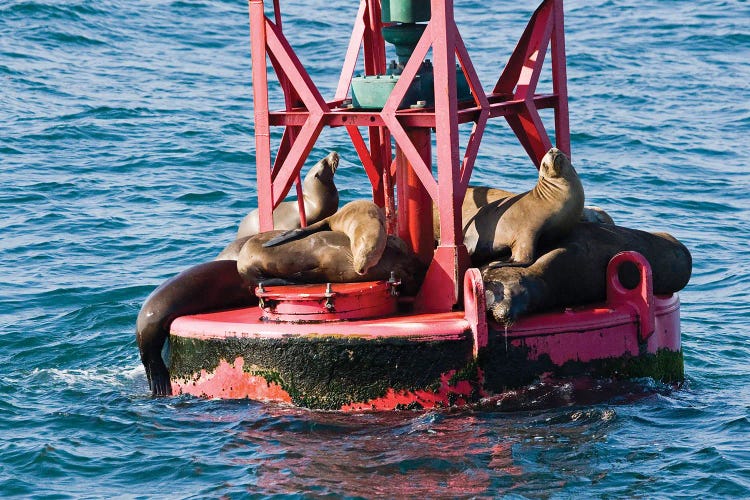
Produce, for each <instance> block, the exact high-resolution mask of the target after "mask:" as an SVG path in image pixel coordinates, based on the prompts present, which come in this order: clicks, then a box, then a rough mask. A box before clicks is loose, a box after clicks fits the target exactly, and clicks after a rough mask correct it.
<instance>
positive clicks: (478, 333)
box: [464, 267, 488, 358]
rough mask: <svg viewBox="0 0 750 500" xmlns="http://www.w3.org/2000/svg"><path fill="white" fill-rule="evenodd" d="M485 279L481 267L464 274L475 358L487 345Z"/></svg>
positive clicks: (465, 296) (466, 307) (466, 304)
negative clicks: (483, 279) (480, 270)
mask: <svg viewBox="0 0 750 500" xmlns="http://www.w3.org/2000/svg"><path fill="white" fill-rule="evenodd" d="M485 301H486V299H485V296H484V281H482V273H480V272H479V269H477V268H475V267H472V268H470V269H468V270H467V271H466V274H465V275H464V313H465V314H466V321H468V322H469V326H470V327H471V333H472V334H473V335H474V358H477V357H478V356H479V351H480V350H482V349H484V348H485V347H487V342H488V333H487V313H486V312H485V311H486V309H487V304H486V302H485Z"/></svg>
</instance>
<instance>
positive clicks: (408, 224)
mask: <svg viewBox="0 0 750 500" xmlns="http://www.w3.org/2000/svg"><path fill="white" fill-rule="evenodd" d="M407 133H408V134H409V138H410V139H411V141H412V142H413V143H414V146H416V148H417V150H418V151H419V153H420V155H421V156H422V159H424V161H425V163H427V164H428V165H429V164H430V163H431V162H432V134H431V133H430V129H428V128H410V129H407ZM396 171H397V176H398V181H397V192H398V236H399V237H400V238H401V239H402V240H404V241H405V242H406V243H407V244H408V245H409V247H410V248H411V249H412V250H413V251H414V253H416V254H417V256H418V257H419V259H420V260H421V261H422V262H424V263H425V264H429V263H430V261H431V260H432V257H433V253H434V250H435V243H434V234H433V227H432V198H430V195H429V193H428V192H427V190H426V189H425V188H424V186H423V185H422V181H421V180H419V176H418V175H417V173H416V172H415V171H414V168H412V166H411V165H410V164H409V161H408V160H407V159H406V157H405V156H404V154H403V153H402V152H401V149H400V148H398V147H397V148H396Z"/></svg>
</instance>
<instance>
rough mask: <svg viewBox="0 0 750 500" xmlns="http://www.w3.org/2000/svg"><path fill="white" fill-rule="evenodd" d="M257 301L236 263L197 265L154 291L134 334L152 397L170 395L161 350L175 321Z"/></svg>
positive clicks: (142, 310) (142, 311)
mask: <svg viewBox="0 0 750 500" xmlns="http://www.w3.org/2000/svg"><path fill="white" fill-rule="evenodd" d="M256 302H257V299H256V298H255V296H254V295H253V294H252V292H251V291H250V290H249V288H248V286H247V285H246V284H245V283H244V282H243V280H242V278H241V277H240V275H239V274H238V273H237V263H236V262H235V261H233V260H220V261H213V262H206V263H203V264H198V265H196V266H193V267H191V268H189V269H187V270H185V271H182V272H181V273H180V274H178V275H177V276H174V277H172V278H170V279H168V280H167V281H165V282H164V283H162V284H161V285H160V286H159V287H158V288H156V289H155V290H154V291H153V292H152V293H151V295H149V296H148V298H147V299H146V301H145V302H144V303H143V307H141V311H140V312H139V313H138V319H137V320H136V333H135V336H136V340H137V341H138V348H139V350H140V352H141V361H142V362H143V366H144V367H145V368H146V376H147V377H148V382H149V386H150V387H151V391H152V392H153V395H154V396H165V395H169V394H171V393H172V387H171V384H170V382H169V371H168V370H167V367H166V365H165V364H164V360H163V359H162V357H161V351H162V348H163V347H164V342H165V340H166V339H167V337H168V336H169V327H170V325H171V324H172V321H173V320H174V319H175V318H177V317H179V316H184V315H186V314H197V313H201V312H208V311H215V310H219V309H227V308H232V307H240V306H245V305H251V304H255V303H256Z"/></svg>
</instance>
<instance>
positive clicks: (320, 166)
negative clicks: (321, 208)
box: [305, 151, 340, 184]
mask: <svg viewBox="0 0 750 500" xmlns="http://www.w3.org/2000/svg"><path fill="white" fill-rule="evenodd" d="M339 160H340V157H339V154H338V153H337V152H336V151H331V152H330V153H328V156H326V157H325V158H323V159H322V160H320V161H319V162H318V163H316V164H315V165H314V166H313V167H312V168H311V169H310V171H309V172H308V173H307V175H306V176H305V182H312V181H317V182H322V183H323V184H332V183H333V175H334V174H335V173H336V169H337V168H338V166H339Z"/></svg>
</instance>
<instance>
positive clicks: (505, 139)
mask: <svg viewBox="0 0 750 500" xmlns="http://www.w3.org/2000/svg"><path fill="white" fill-rule="evenodd" d="M535 6H536V5H535V2H532V1H522V2H482V3H480V2H470V1H468V0H456V19H457V22H458V24H459V28H460V30H461V33H462V36H463V38H464V40H465V42H466V45H467V47H468V50H469V52H470V54H471V57H472V60H473V62H474V65H475V66H476V67H477V70H478V72H479V76H480V79H481V80H482V83H483V85H484V86H486V87H490V86H491V85H492V84H493V82H494V79H495V78H497V76H498V75H499V72H500V70H501V69H502V67H503V65H504V63H505V59H506V58H507V55H508V54H509V53H510V51H511V50H512V48H513V46H514V43H515V40H517V38H518V37H519V36H520V33H521V31H522V30H523V27H524V25H525V23H526V21H527V19H528V16H529V15H530V13H531V11H533V9H534V8H535ZM282 8H283V11H284V26H285V30H286V31H287V33H288V36H289V38H290V41H291V43H292V44H293V46H294V47H295V48H296V49H297V50H298V52H299V54H300V57H301V59H302V61H303V63H304V64H305V66H306V67H307V69H308V71H309V72H310V74H311V75H312V77H313V79H314V80H315V81H316V82H317V83H318V84H319V86H320V87H321V89H322V90H323V92H324V95H326V96H328V97H330V96H332V95H333V91H334V89H335V84H336V81H337V78H338V72H339V69H340V64H341V60H342V54H343V52H344V50H345V47H346V43H347V40H348V34H349V30H350V27H351V22H352V21H351V20H352V19H353V16H354V15H355V13H356V9H357V2H346V1H343V0H330V1H328V2H304V1H300V0H293V1H289V2H282ZM749 23H750V3H748V2H746V1H744V0H695V1H685V0H682V1H679V0H646V1H635V0H591V1H583V0H576V1H574V0H568V1H567V2H566V30H567V40H566V42H567V50H568V78H569V92H570V121H571V130H572V150H573V159H574V164H575V165H576V168H577V170H578V172H579V174H580V175H581V178H582V180H583V184H584V186H585V189H586V194H587V202H588V203H590V204H595V205H599V206H601V207H603V208H604V209H606V210H607V211H608V212H610V213H611V214H612V215H613V217H614V218H615V220H616V221H617V222H618V223H619V224H621V225H624V226H629V227H634V228H638V229H644V230H651V231H668V232H670V233H672V234H674V235H675V236H677V237H678V238H679V239H680V240H682V241H683V242H684V243H685V244H686V245H687V246H688V247H689V248H690V250H691V251H692V254H693V258H694V268H693V276H692V279H691V281H690V284H689V285H688V286H687V288H686V289H685V290H683V291H682V292H681V294H680V296H681V300H682V311H681V314H682V335H683V347H684V353H685V371H686V375H687V381H686V383H685V384H684V385H683V386H682V387H681V388H678V389H673V388H669V387H663V386H660V385H659V384H656V383H655V382H653V381H650V380H638V381H632V382H630V383H628V384H621V385H618V386H617V387H612V386H610V385H608V384H602V386H601V387H598V388H594V389H589V390H587V391H585V392H583V393H581V392H580V391H578V389H577V388H576V387H575V386H574V385H572V384H571V385H569V386H563V387H546V386H545V385H543V384H540V385H537V386H535V387H532V388H529V389H528V391H526V392H524V393H523V394H522V395H521V396H520V397H521V399H523V400H524V401H526V402H527V403H528V404H527V405H522V406H521V407H520V409H518V410H515V411H498V409H497V408H495V407H493V405H491V404H488V405H483V406H480V407H478V408H472V409H462V410H446V411H439V412H422V413H413V412H394V413H383V414H356V415H342V414H337V413H323V412H310V411H307V410H303V409H295V408H288V407H283V406H276V405H266V404H260V403H255V402H248V401H208V400H201V399H194V398H189V397H174V398H162V399H153V398H151V397H150V396H149V391H148V387H147V382H146V377H145V374H144V371H143V368H142V366H141V364H140V361H139V358H138V351H137V346H136V344H135V337H134V323H135V319H136V315H137V313H138V310H139V308H140V305H141V303H142V302H143V300H144V299H145V298H146V296H147V295H148V294H149V292H150V291H151V290H153V289H154V288H155V287H156V286H158V285H159V284H160V283H161V282H162V281H164V280H165V279H166V278H168V277H169V276H171V275H173V274H175V273H177V272H179V271H180V270H182V269H184V268H186V267H188V266H191V265H194V264H196V263H199V262H202V261H206V260H209V259H211V258H213V256H214V255H215V254H216V253H217V252H218V251H219V250H220V249H221V248H222V247H223V245H224V244H226V243H227V242H228V241H230V240H231V239H232V237H233V235H234V231H235V230H236V226H237V223H238V222H239V220H240V219H241V218H242V216H243V215H244V214H245V213H247V211H249V210H250V209H252V208H254V207H255V203H256V200H255V198H254V193H255V176H254V170H253V167H254V144H253V140H252V137H253V119H252V99H251V96H252V87H251V78H250V72H251V68H250V54H249V30H248V17H247V4H246V3H244V2H242V1H239V0H136V1H123V0H103V1H100V2H91V1H86V0H65V1H62V0H3V1H2V2H0V207H1V208H2V211H3V213H4V217H3V220H2V221H0V228H1V230H2V238H1V239H0V360H1V362H2V372H1V375H0V394H1V397H0V436H1V437H2V439H0V495H1V496H3V497H12V496H19V497H28V498H102V497H123V498H130V497H158V498H215V497H229V498H244V497H274V496H278V497H284V496H287V495H290V496H300V497H304V496H327V497H331V498H338V497H352V498H358V497H361V498H372V497H377V496H386V497H430V498H433V497H452V498H466V497H479V498H492V497H507V498H581V497H587V498H677V497H698V498H728V497H738V498H739V497H750V451H749V450H748V449H749V448H750V443H749V438H750V362H749V360H750V305H749V304H750V294H749V293H748V284H749V282H750V281H749V280H748V271H749V270H750V264H749V263H750V250H748V243H750V232H749V230H748V223H747V221H748V220H749V219H750V182H748V176H749V175H750V171H749V170H748V168H747V151H746V149H747V146H746V143H747V138H748V137H750V86H749V85H748V82H749V81H750V31H749V30H748V26H749V25H750V24H749ZM271 92H272V100H273V103H272V104H273V105H274V106H275V107H278V106H280V103H281V94H280V93H278V86H277V85H272V88H271ZM543 117H544V118H545V119H546V120H547V122H549V118H550V115H549V114H546V115H544V114H543ZM331 149H336V150H338V151H339V153H340V154H341V155H342V157H343V161H342V167H341V168H340V169H339V172H338V173H337V180H338V185H339V187H340V188H341V195H342V199H343V200H344V201H349V200H352V199H355V198H359V197H363V196H366V195H367V194H368V187H367V184H366V183H365V177H364V175H363V172H362V169H361V167H360V166H358V165H357V159H356V155H355V153H354V150H353V148H352V146H351V144H350V143H349V142H348V139H347V138H346V137H345V135H344V134H342V133H341V131H338V130H332V131H328V130H327V131H325V132H324V134H323V135H322V137H321V139H320V140H319V141H318V143H317V145H316V148H315V150H314V152H313V155H312V157H313V158H315V157H320V156H322V155H324V154H325V153H326V152H327V151H329V150H331ZM534 177H535V170H534V169H533V168H532V167H531V165H530V164H529V162H528V160H527V159H526V158H525V154H524V152H523V150H522V149H521V147H520V146H519V145H518V144H517V141H516V140H515V139H514V137H513V136H512V134H510V132H509V130H508V128H507V127H506V126H505V125H504V123H503V122H500V121H493V122H491V125H490V127H489V129H488V132H487V133H486V135H485V138H484V141H483V144H482V147H481V149H480V156H479V159H478V160H477V168H476V172H475V176H474V182H475V183H479V184H492V185H494V186H496V187H502V188H505V189H510V190H525V189H528V188H529V187H530V186H531V185H533V182H534Z"/></svg>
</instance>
